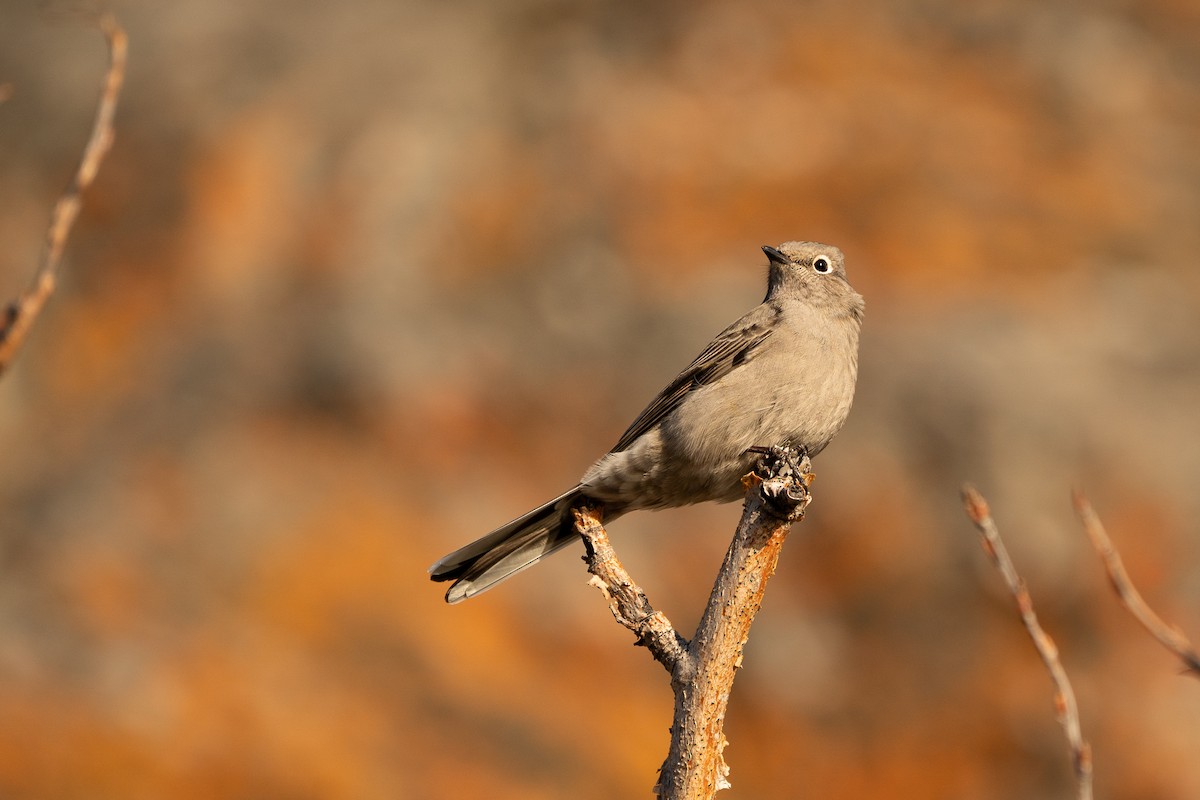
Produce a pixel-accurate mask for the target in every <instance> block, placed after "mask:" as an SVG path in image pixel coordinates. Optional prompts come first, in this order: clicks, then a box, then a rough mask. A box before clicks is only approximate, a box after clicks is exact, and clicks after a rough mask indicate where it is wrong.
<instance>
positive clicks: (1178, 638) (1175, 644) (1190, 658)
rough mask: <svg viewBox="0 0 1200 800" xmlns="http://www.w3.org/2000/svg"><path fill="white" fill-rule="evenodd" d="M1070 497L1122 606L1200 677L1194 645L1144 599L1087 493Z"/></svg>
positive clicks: (1188, 669)
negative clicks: (1126, 569)
mask: <svg viewBox="0 0 1200 800" xmlns="http://www.w3.org/2000/svg"><path fill="white" fill-rule="evenodd" d="M1071 500H1072V503H1073V504H1074V506H1075V514H1076V515H1077V516H1078V517H1079V521H1080V522H1081V523H1082V524H1083V529H1084V530H1085V531H1087V535H1088V538H1089V539H1091V540H1092V547H1094V548H1095V549H1096V552H1097V553H1099V554H1100V558H1101V560H1103V561H1104V569H1105V570H1106V571H1107V572H1108V580H1109V582H1110V583H1111V584H1112V587H1113V589H1114V590H1115V591H1116V593H1117V597H1118V598H1119V599H1120V601H1121V605H1123V606H1125V608H1126V609H1128V610H1129V613H1131V614H1133V616H1134V618H1135V619H1137V621H1138V622H1140V623H1141V624H1142V627H1143V628H1145V629H1146V630H1148V631H1149V632H1150V635H1151V636H1153V637H1154V638H1155V639H1158V641H1159V642H1161V643H1162V645H1163V647H1166V648H1167V649H1168V650H1170V651H1171V652H1172V653H1174V654H1175V655H1177V656H1179V658H1180V660H1182V661H1183V664H1184V667H1185V669H1186V670H1187V671H1188V672H1190V673H1191V674H1192V675H1196V676H1197V677H1200V655H1197V654H1196V649H1195V647H1193V646H1192V643H1191V641H1189V640H1188V638H1187V636H1185V635H1184V633H1183V631H1181V630H1179V628H1177V627H1175V626H1173V625H1168V624H1167V623H1166V622H1165V621H1164V620H1163V618H1162V617H1160V616H1159V615H1158V614H1156V613H1155V612H1154V609H1152V608H1150V606H1149V605H1148V604H1147V603H1146V601H1145V600H1144V599H1143V598H1142V595H1141V592H1139V591H1138V590H1137V587H1136V586H1134V585H1133V581H1132V580H1130V578H1129V573H1128V572H1126V571H1125V564H1124V562H1122V561H1121V554H1120V553H1118V552H1117V548H1116V546H1115V545H1114V544H1113V543H1112V539H1110V538H1108V533H1107V532H1106V531H1105V530H1104V524H1103V523H1102V522H1100V516H1099V515H1098V514H1097V513H1096V510H1095V509H1094V508H1092V504H1091V502H1089V501H1088V499H1087V496H1086V495H1084V493H1083V492H1082V491H1080V490H1078V489H1076V490H1075V491H1073V492H1072V493H1071Z"/></svg>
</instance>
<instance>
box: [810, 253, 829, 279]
mask: <svg viewBox="0 0 1200 800" xmlns="http://www.w3.org/2000/svg"><path fill="white" fill-rule="evenodd" d="M812 264H813V269H815V270H816V271H817V272H819V273H821V274H822V275H824V274H826V273H829V272H833V262H832V261H830V260H829V257H828V256H817V257H816V258H814V259H813V262H812Z"/></svg>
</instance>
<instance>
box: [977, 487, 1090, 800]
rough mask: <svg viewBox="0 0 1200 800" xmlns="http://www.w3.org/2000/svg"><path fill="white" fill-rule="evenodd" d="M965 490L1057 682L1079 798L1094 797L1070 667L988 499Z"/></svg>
mask: <svg viewBox="0 0 1200 800" xmlns="http://www.w3.org/2000/svg"><path fill="white" fill-rule="evenodd" d="M962 494H963V504H964V506H965V507H966V510H967V516H968V517H970V518H971V522H973V523H975V527H976V528H978V529H979V533H980V535H981V536H982V537H983V538H982V540H981V541H982V544H983V549H984V551H985V552H986V553H987V554H988V557H989V558H990V559H991V560H992V563H993V564H994V565H995V566H996V569H997V570H999V572H1000V575H1001V576H1002V577H1003V578H1004V582H1005V584H1007V585H1008V590H1009V592H1010V593H1011V594H1012V596H1013V599H1014V600H1016V603H1017V610H1018V611H1019V612H1020V614H1021V621H1022V622H1023V623H1025V630H1026V631H1028V632H1029V638H1031V639H1032V640H1033V646H1034V647H1036V648H1037V651H1038V655H1040V656H1041V657H1042V662H1043V663H1044V664H1045V665H1046V670H1047V671H1048V672H1049V673H1050V679H1051V680H1052V681H1053V682H1054V707H1055V711H1056V712H1057V714H1058V719H1059V722H1060V723H1061V724H1062V727H1063V731H1064V732H1065V733H1066V736H1067V743H1068V744H1069V745H1070V748H1071V763H1072V765H1073V766H1074V770H1075V778H1076V781H1077V782H1078V785H1079V794H1078V797H1079V798H1080V800H1091V797H1092V749H1091V746H1090V745H1089V744H1088V743H1087V742H1086V741H1085V740H1084V738H1083V731H1082V728H1081V726H1080V723H1079V706H1078V705H1077V704H1076V702H1075V692H1074V690H1072V689H1071V681H1070V680H1069V679H1068V678H1067V671H1066V669H1065V668H1064V667H1063V665H1062V661H1060V660H1059V657H1058V647H1057V646H1056V645H1055V644H1054V640H1052V639H1051V638H1050V636H1049V635H1048V634H1047V633H1046V632H1045V631H1044V630H1042V626H1041V625H1040V624H1039V623H1038V619H1037V614H1035V613H1034V610H1033V599H1032V598H1031V597H1030V596H1029V590H1028V589H1027V588H1026V586H1025V581H1024V580H1022V579H1021V576H1020V575H1018V574H1017V570H1016V567H1014V566H1013V563H1012V559H1011V558H1009V555H1008V550H1007V549H1006V548H1005V546H1004V541H1003V540H1002V539H1001V538H1000V531H999V530H998V529H997V528H996V523H995V521H994V520H993V519H992V516H991V512H990V511H989V510H988V504H987V500H985V499H984V498H983V495H981V494H980V493H979V492H978V491H976V490H975V488H974V487H972V486H964V487H963V491H962Z"/></svg>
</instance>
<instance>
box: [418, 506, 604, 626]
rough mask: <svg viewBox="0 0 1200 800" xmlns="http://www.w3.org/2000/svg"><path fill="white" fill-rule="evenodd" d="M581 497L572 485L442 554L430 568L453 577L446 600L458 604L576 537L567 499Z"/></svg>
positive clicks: (440, 576) (442, 577) (440, 577)
mask: <svg viewBox="0 0 1200 800" xmlns="http://www.w3.org/2000/svg"><path fill="white" fill-rule="evenodd" d="M582 496H583V487H582V486H576V487H575V488H574V489H572V490H571V491H569V492H566V493H565V494H561V495H559V496H558V497H556V498H554V499H553V500H551V501H550V502H549V503H546V504H545V505H542V506H538V507H537V508H535V509H534V510H533V511H530V512H529V513H528V514H525V515H523V516H521V517H518V518H517V519H514V520H513V521H512V522H510V523H508V524H507V525H503V526H501V527H499V528H497V529H496V530H494V531H492V532H491V533H489V534H488V535H487V536H484V537H483V538H482V539H477V540H476V541H474V542H471V543H470V544H468V545H466V546H465V547H460V548H459V549H458V550H455V551H454V552H453V553H450V554H449V555H447V556H443V557H442V558H441V559H439V560H438V562H437V563H436V564H434V565H433V566H432V567H430V568H429V577H430V578H432V579H433V580H435V581H454V583H453V584H451V586H450V588H449V590H447V592H446V602H447V603H458V602H461V601H463V600H466V599H467V598H468V597H472V596H474V595H477V594H479V593H480V592H486V591H487V590H488V589H490V588H492V587H493V586H495V585H496V584H497V583H499V582H500V581H502V580H504V579H506V578H511V577H512V576H513V575H516V574H517V573H518V572H520V571H521V570H523V569H525V568H526V567H532V566H533V565H534V564H536V563H537V562H539V561H541V560H542V558H543V557H544V556H548V555H550V554H551V553H553V552H554V551H555V550H559V549H561V548H563V547H566V546H567V545H568V544H570V543H571V542H573V541H578V539H579V537H578V535H577V534H576V533H575V530H574V524H573V521H572V520H571V519H570V514H571V504H572V503H574V502H575V501H576V500H578V499H579V498H580V497H582Z"/></svg>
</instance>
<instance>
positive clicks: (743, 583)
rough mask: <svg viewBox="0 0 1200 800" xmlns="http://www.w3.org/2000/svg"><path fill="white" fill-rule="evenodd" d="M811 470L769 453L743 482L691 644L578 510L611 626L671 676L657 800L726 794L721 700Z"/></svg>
mask: <svg viewBox="0 0 1200 800" xmlns="http://www.w3.org/2000/svg"><path fill="white" fill-rule="evenodd" d="M810 470H811V465H810V463H809V460H808V457H807V456H800V457H799V458H797V457H796V454H795V453H794V452H791V451H786V450H782V449H774V450H773V451H772V452H771V454H770V455H769V456H768V457H767V458H765V459H764V462H763V464H762V466H761V468H760V470H758V471H759V472H763V473H764V474H765V477H760V476H759V475H758V474H751V475H749V476H747V480H746V486H747V490H748V491H747V495H746V504H745V509H744V510H743V512H742V519H741V523H740V524H739V525H738V529H737V532H736V534H735V535H734V538H733V542H732V543H731V544H730V545H729V550H728V551H727V552H726V554H725V561H724V563H723V564H722V565H721V571H720V573H719V574H718V576H717V580H716V583H715V584H714V586H713V591H712V594H711V595H710V596H709V600H708V606H707V608H706V609H705V612H704V616H703V617H702V618H701V620H700V624H699V626H698V627H697V629H696V635H695V636H694V637H692V640H691V641H690V642H689V641H688V640H686V639H684V638H683V637H682V636H680V635H679V634H678V633H677V632H676V631H675V629H674V628H672V627H671V623H670V622H669V621H667V618H666V617H665V616H663V614H662V613H661V612H657V611H655V610H654V608H653V607H652V606H651V605H650V602H649V600H647V599H646V595H645V593H644V592H643V591H642V590H641V589H640V588H639V587H638V586H637V585H636V584H635V583H634V582H633V580H632V579H631V578H630V577H629V573H628V572H626V571H625V569H624V568H623V567H621V565H620V562H619V561H617V559H616V555H615V554H614V553H613V552H612V547H611V546H610V545H609V543H608V536H607V534H605V533H604V529H603V527H601V525H600V523H599V522H598V521H597V519H596V517H595V514H594V512H593V511H591V510H590V509H585V510H583V511H577V512H576V527H577V529H578V530H579V531H580V533H581V535H582V536H583V538H584V541H585V543H586V544H587V550H588V554H587V556H586V560H587V562H588V571H589V572H591V573H592V575H593V576H594V577H593V579H592V581H593V583H596V584H597V585H599V586H600V588H601V589H602V590H604V593H605V596H606V597H608V599H609V604H610V607H611V608H612V612H613V616H614V617H616V619H617V621H619V622H620V623H621V624H622V625H624V626H625V627H627V628H629V629H630V630H631V631H633V632H634V633H635V634H636V635H637V636H638V643H639V644H644V645H646V646H647V648H649V649H650V651H651V653H653V655H654V657H655V659H657V660H658V661H659V662H660V663H662V664H663V665H664V666H665V667H667V669H668V670H669V671H670V673H671V687H672V689H673V690H674V693H675V716H674V721H673V723H672V725H671V746H670V750H669V752H668V754H667V758H666V761H664V762H663V766H662V769H661V771H660V775H659V782H658V785H657V786H655V793H656V794H657V795H658V797H659V798H660V799H661V800H701V799H707V798H711V797H712V796H713V795H714V794H716V792H718V791H720V790H721V789H725V788H728V787H729V767H728V765H727V764H726V763H725V759H724V756H723V754H722V752H723V751H724V749H725V745H726V743H727V742H726V739H725V734H724V724H725V711H726V709H727V708H728V705H729V693H730V691H731V689H732V687H733V679H734V676H735V674H736V671H737V669H738V667H740V666H741V663H742V650H743V647H744V646H745V644H746V640H747V638H748V637H749V635H750V625H751V623H753V621H754V616H755V614H757V613H758V609H759V608H760V607H761V605H762V599H763V593H764V591H765V589H766V583H767V579H768V578H770V576H771V575H773V574H774V572H775V565H776V563H777V562H778V560H779V553H780V550H781V548H782V547H783V542H784V539H785V538H786V537H787V533H788V531H789V530H790V529H791V526H792V523H793V522H795V521H797V520H799V519H801V518H803V516H804V509H805V508H806V507H807V506H808V502H809V500H810V495H809V494H808V485H809V482H810V481H811V479H812V473H811V471H810Z"/></svg>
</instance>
